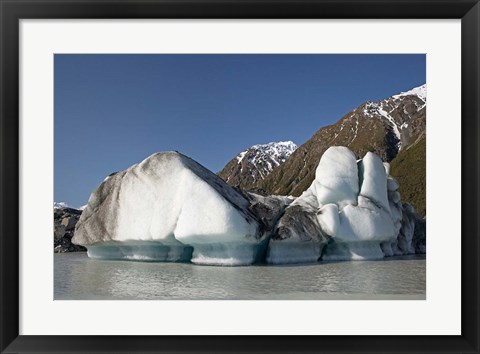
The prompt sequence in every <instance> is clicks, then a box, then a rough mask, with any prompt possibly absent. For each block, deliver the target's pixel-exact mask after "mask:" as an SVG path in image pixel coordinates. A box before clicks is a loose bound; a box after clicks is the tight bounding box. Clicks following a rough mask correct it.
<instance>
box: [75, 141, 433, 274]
mask: <svg viewBox="0 0 480 354" xmlns="http://www.w3.org/2000/svg"><path fill="white" fill-rule="evenodd" d="M389 168H390V166H389V164H388V163H383V162H382V161H381V159H380V158H379V157H378V156H377V155H375V154H373V153H371V152H368V153H367V154H366V155H365V156H364V157H363V159H361V160H357V159H356V157H355V155H354V154H353V152H352V151H350V150H349V149H348V148H346V147H331V148H329V149H328V150H327V151H326V152H325V153H324V154H323V156H322V158H321V161H320V163H319V165H318V167H317V169H316V173H315V179H314V181H313V182H312V184H311V186H310V187H309V188H308V189H307V190H306V191H305V192H304V193H303V194H302V195H301V196H300V197H298V198H294V197H285V196H261V195H258V194H254V193H247V194H245V195H244V194H243V193H242V192H241V191H239V190H236V189H234V188H232V187H230V186H229V185H227V184H226V183H225V182H224V181H223V180H222V179H220V178H219V177H218V176H217V175H215V174H214V173H212V172H210V171H209V170H207V169H206V168H204V167H203V166H201V165H200V164H198V163H196V162H195V161H193V160H192V159H190V158H188V157H186V156H184V155H182V154H180V153H178V152H164V153H157V154H154V155H152V156H150V157H148V158H147V159H145V160H144V161H142V162H141V163H139V164H137V165H134V166H132V167H130V168H128V169H127V170H125V171H121V172H118V173H115V174H112V175H110V176H109V177H108V178H106V179H105V180H104V181H103V183H102V184H101V185H100V186H99V187H98V188H97V189H96V190H95V191H94V192H93V193H92V195H91V197H90V199H89V201H88V205H87V207H86V208H85V210H84V211H83V214H82V216H81V218H80V220H79V222H78V223H77V225H76V231H75V235H74V237H73V239H72V242H74V243H76V244H79V245H83V246H85V247H87V249H88V255H89V256H90V257H92V258H100V259H129V260H143V261H191V262H193V263H197V264H211V265H248V264H253V263H257V262H263V261H266V262H267V263H272V264H284V263H306V262H317V261H318V260H325V261H331V260H365V259H380V258H383V257H385V256H393V255H402V254H413V253H425V248H426V246H425V219H421V218H420V217H419V215H418V214H417V213H416V212H415V209H414V208H413V207H412V206H411V205H410V204H407V203H402V201H401V197H400V194H399V192H398V188H399V185H398V182H397V181H396V180H395V179H394V178H393V177H391V176H390V175H389Z"/></svg>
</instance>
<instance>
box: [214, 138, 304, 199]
mask: <svg viewBox="0 0 480 354" xmlns="http://www.w3.org/2000/svg"><path fill="white" fill-rule="evenodd" d="M296 149H297V145H295V144H294V143H293V142H292V141H279V142H271V143H268V144H258V145H253V146H252V147H250V148H248V149H246V150H244V151H242V152H241V153H239V154H238V155H237V156H236V157H235V158H233V159H232V160H231V161H230V162H229V163H227V165H226V166H225V167H224V168H223V170H222V171H220V172H219V173H218V175H219V176H220V177H221V178H222V179H223V180H224V181H226V182H227V183H228V184H230V185H231V186H236V187H240V188H242V189H247V190H248V189H251V188H252V187H254V186H255V185H256V184H257V183H258V182H259V181H261V180H263V179H265V178H266V177H267V176H268V175H269V174H270V173H271V172H272V171H273V169H274V168H275V167H278V166H280V165H281V164H282V163H284V162H285V160H286V159H287V158H288V157H289V156H290V155H291V154H292V153H293V152H294V151H295V150H296Z"/></svg>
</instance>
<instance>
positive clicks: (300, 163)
mask: <svg viewBox="0 0 480 354" xmlns="http://www.w3.org/2000/svg"><path fill="white" fill-rule="evenodd" d="M426 96H427V86H426V85H422V86H419V87H415V88H413V89H411V90H408V91H406V92H401V93H399V94H396V95H393V96H391V97H389V98H386V99H384V100H381V101H378V102H372V101H367V102H365V103H364V104H362V105H360V106H359V107H357V108H355V109H354V110H353V111H351V112H349V113H347V114H346V115H345V116H343V117H342V118H341V119H340V120H338V121H337V122H336V123H334V124H332V125H329V126H326V127H323V128H321V129H320V130H318V131H317V132H316V133H315V134H314V135H313V136H312V137H311V138H310V139H309V140H307V141H306V142H305V143H304V144H303V145H301V146H300V147H298V149H296V150H295V152H293V153H292V155H291V156H290V157H289V158H288V159H287V160H286V161H285V163H283V164H281V165H280V166H279V167H278V168H276V169H274V170H273V171H272V172H271V173H270V174H269V175H268V176H267V177H266V178H265V179H264V180H262V181H260V182H259V183H258V184H257V185H256V186H255V187H256V188H260V189H263V190H265V191H266V192H268V193H270V194H280V195H295V196H298V195H300V194H301V193H302V192H303V191H304V190H306V189H307V188H308V187H309V186H310V184H311V182H312V181H313V179H314V177H315V169H316V166H317V165H318V162H319V161H320V158H321V157H322V155H323V153H324V152H325V151H326V150H327V149H328V148H329V147H330V146H347V147H349V148H350V149H351V150H352V151H353V152H354V153H355V154H356V155H357V158H361V157H363V156H364V155H365V154H366V153H367V152H368V151H371V152H374V153H375V154H377V155H379V156H380V157H381V158H382V160H383V161H388V162H390V161H392V160H394V159H395V158H396V157H397V155H399V153H401V156H405V153H406V150H408V149H409V147H410V146H413V145H414V144H415V145H417V146H420V147H421V146H425V144H424V141H425V126H426V104H427V98H426ZM419 142H421V144H419V145H418V144H417V143H419ZM424 150H425V149H424V148H423V150H422V151H417V152H416V153H415V154H414V155H415V156H416V157H415V158H416V159H417V160H418V161H420V162H419V166H420V165H421V166H423V170H422V171H416V172H419V176H417V177H418V178H419V179H420V180H424V179H425V178H424V175H425V173H424V172H425V163H424V162H425V151H424ZM408 155H412V154H411V153H410V154H408ZM397 162H398V161H397ZM397 162H396V161H392V168H393V169H395V164H396V163H397ZM406 165H412V164H411V163H407V164H406ZM406 165H405V166H406ZM395 177H397V176H395ZM398 178H399V177H398ZM399 179H400V178H399ZM400 185H401V186H407V185H408V183H404V181H401V180H400ZM412 185H413V184H412ZM416 185H417V186H418V183H416ZM421 189H422V188H420V189H418V188H417V190H416V193H417V194H422V192H421ZM400 193H401V194H402V196H403V195H404V193H408V191H405V190H403V191H400ZM412 193H413V192H412ZM404 199H405V198H404ZM405 200H406V201H411V200H408V198H407V199H405ZM423 207H424V205H423ZM415 208H416V209H417V210H422V207H421V206H420V205H415ZM423 209H424V208H423Z"/></svg>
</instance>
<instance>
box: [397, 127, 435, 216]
mask: <svg viewBox="0 0 480 354" xmlns="http://www.w3.org/2000/svg"><path fill="white" fill-rule="evenodd" d="M425 161H426V138H425V134H422V135H421V136H419V137H418V139H417V140H416V141H415V142H414V143H412V144H411V145H409V146H408V147H406V148H405V149H402V150H401V151H400V152H399V153H398V155H397V157H395V159H393V161H392V162H391V163H390V173H391V174H392V176H395V177H396V178H397V180H398V181H399V182H400V188H399V190H398V191H399V192H400V195H401V196H402V199H403V200H405V201H408V202H409V203H410V204H412V205H413V206H414V207H415V209H416V210H417V212H418V213H419V214H420V215H421V216H426V213H427V210H426V200H425V198H426V193H425V191H426V185H427V181H426V169H425Z"/></svg>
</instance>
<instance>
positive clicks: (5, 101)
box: [0, 0, 480, 353]
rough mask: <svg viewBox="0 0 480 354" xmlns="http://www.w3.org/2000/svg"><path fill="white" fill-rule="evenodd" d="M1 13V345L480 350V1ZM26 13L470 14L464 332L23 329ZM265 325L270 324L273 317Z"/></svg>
mask: <svg viewBox="0 0 480 354" xmlns="http://www.w3.org/2000/svg"><path fill="white" fill-rule="evenodd" d="M0 16H1V17H0V18H1V43H0V45H1V46H0V50H1V53H0V57H1V79H0V80H1V95H0V100H1V101H0V105H1V117H0V137H1V138H0V139H1V141H0V155H1V161H0V197H1V204H0V230H1V238H0V252H1V261H0V267H1V269H0V277H1V278H0V287H1V295H0V317H1V320H0V325H1V328H0V336H1V337H0V351H1V353H27V352H28V353H50V352H52V353H53V352H55V353H100V352H102V353H109V352H111V353H146V352H148V353H180V352H181V353H358V352H363V353H379V352H381V353H478V352H479V343H478V333H479V328H478V322H479V311H478V309H479V306H478V305H479V297H478V293H479V257H478V256H479V255H480V252H479V242H478V239H479V233H478V224H479V221H478V220H479V219H480V218H479V214H478V202H479V190H478V187H479V147H480V144H479V140H480V134H479V100H480V91H479V84H480V81H479V54H480V52H479V48H480V46H479V43H480V36H479V35H480V22H479V18H480V5H479V3H478V0H416V1H415V0H336V1H332V0H302V1H295V0H258V1H253V0H246V1H240V0H230V1H228V0H198V1H194V0H176V1H172V0H140V1H136V0H111V1H109V0H100V1H91V0H30V1H29V0H26V1H23V0H22V1H19V0H0ZM25 18H29V19H34V18H39V19H58V18H62V19H77V18H90V19H100V18H101V19H125V18H140V19H151V18H225V19H233V18H252V19H253V18H297V19H307V18H344V19H353V18H371V19H376V18H384V19H394V18H412V19H418V18H425V19H449V18H453V19H461V30H462V34H461V41H462V43H461V55H462V62H461V63H462V100H461V105H462V108H461V114H462V122H461V126H462V161H461V162H462V171H461V172H462V177H461V180H462V195H461V197H462V205H461V207H462V218H461V220H462V225H461V229H462V246H461V249H462V251H461V257H462V259H461V266H462V278H461V283H462V285H461V291H462V296H461V300H462V309H461V316H462V320H461V330H462V334H461V335H459V336H26V335H19V243H18V242H19V207H20V205H19V20H20V19H25ZM319 320H321V319H319ZM412 320H414V319H412ZM266 325H269V324H268V322H266Z"/></svg>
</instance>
